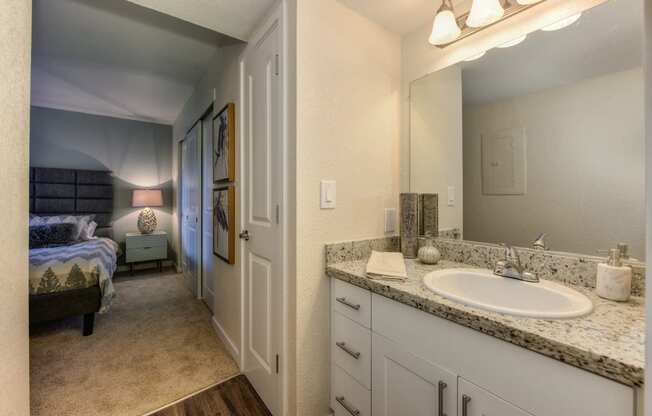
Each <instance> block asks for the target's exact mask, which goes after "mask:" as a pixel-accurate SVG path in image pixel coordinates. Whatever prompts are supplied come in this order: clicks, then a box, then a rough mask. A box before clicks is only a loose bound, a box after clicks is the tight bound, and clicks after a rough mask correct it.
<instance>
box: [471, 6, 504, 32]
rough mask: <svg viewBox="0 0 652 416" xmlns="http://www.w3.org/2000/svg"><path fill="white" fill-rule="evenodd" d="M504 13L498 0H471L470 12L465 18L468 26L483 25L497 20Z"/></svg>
mask: <svg viewBox="0 0 652 416" xmlns="http://www.w3.org/2000/svg"><path fill="white" fill-rule="evenodd" d="M504 15H505V9H504V8H503V6H502V4H500V0H473V4H472V5H471V12H470V13H469V17H468V18H467V19H466V25H467V26H469V27H483V26H487V25H490V24H492V23H494V22H497V21H498V20H500V19H501V18H502V17H503V16H504Z"/></svg>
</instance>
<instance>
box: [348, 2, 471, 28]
mask: <svg viewBox="0 0 652 416" xmlns="http://www.w3.org/2000/svg"><path fill="white" fill-rule="evenodd" d="M338 1H339V2H340V3H342V4H344V5H345V6H347V7H349V8H351V9H353V10H355V11H356V12H357V13H358V14H361V15H362V16H365V17H366V18H368V19H369V20H372V21H374V22H376V23H378V24H380V25H381V26H383V27H385V28H386V29H388V30H389V31H391V32H394V33H397V34H399V35H405V34H408V33H411V32H414V31H415V30H417V29H419V28H421V27H423V26H424V25H426V24H428V23H432V20H433V19H434V18H435V12H436V11H437V9H438V8H439V5H440V4H441V1H440V0H338ZM468 1H469V0H453V5H454V6H457V7H459V9H458V8H457V7H456V10H458V12H459V10H463V9H464V7H463V6H464V4H465V3H468Z"/></svg>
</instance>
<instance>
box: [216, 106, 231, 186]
mask: <svg viewBox="0 0 652 416" xmlns="http://www.w3.org/2000/svg"><path fill="white" fill-rule="evenodd" d="M233 181H235V104H233V103H229V104H227V105H226V106H225V107H224V108H223V109H222V110H221V111H220V112H219V113H217V115H216V116H215V117H214V118H213V183H219V182H233Z"/></svg>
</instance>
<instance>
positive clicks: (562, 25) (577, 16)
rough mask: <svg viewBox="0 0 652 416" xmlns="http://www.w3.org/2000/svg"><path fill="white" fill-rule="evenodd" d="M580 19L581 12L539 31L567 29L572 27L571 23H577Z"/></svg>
mask: <svg viewBox="0 0 652 416" xmlns="http://www.w3.org/2000/svg"><path fill="white" fill-rule="evenodd" d="M580 17H582V12H579V13H577V14H574V15H572V16H570V17H567V18H565V19H562V20H560V21H558V22H556V23H553V24H551V25H548V26H546V27H544V28H543V29H541V30H543V31H545V32H552V31H553V30H559V29H563V28H565V27H568V26H570V25H572V24H573V23H575V22H577V21H578V20H579V19H580Z"/></svg>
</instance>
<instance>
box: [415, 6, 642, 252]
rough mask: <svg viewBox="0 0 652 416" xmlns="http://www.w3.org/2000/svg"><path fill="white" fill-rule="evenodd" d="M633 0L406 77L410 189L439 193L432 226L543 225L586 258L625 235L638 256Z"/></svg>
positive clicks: (526, 238)
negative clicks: (436, 220)
mask: <svg viewBox="0 0 652 416" xmlns="http://www.w3.org/2000/svg"><path fill="white" fill-rule="evenodd" d="M643 2H644V0H610V1H607V2H605V3H603V4H601V5H599V6H596V7H594V8H592V9H590V10H587V11H585V12H584V13H583V14H582V15H581V17H580V18H579V19H578V20H576V21H575V22H574V23H572V24H570V25H569V26H567V27H564V28H562V29H559V30H555V31H538V32H535V33H531V34H530V35H528V37H527V38H526V39H525V40H523V41H522V42H521V43H518V44H517V45H513V46H510V47H505V48H495V49H492V50H490V51H488V52H487V53H486V54H485V55H484V56H482V57H476V58H477V59H475V60H472V61H465V62H462V63H460V64H458V65H455V66H452V67H449V68H447V69H444V70H441V71H438V72H436V73H432V74H429V75H428V76H426V77H424V78H421V79H418V80H416V81H414V82H412V84H411V86H410V175H409V176H410V192H419V193H438V194H439V224H440V230H441V231H444V230H459V235H460V236H461V237H462V238H464V239H465V240H472V241H480V242H489V243H508V244H512V245H516V246H522V247H530V246H532V243H533V241H534V240H536V239H537V237H538V236H539V235H540V234H541V233H545V234H546V239H545V241H546V244H547V246H548V248H549V249H550V250H554V251H566V252H574V253H582V254H589V255H595V254H596V253H598V250H602V249H608V248H610V247H615V246H616V244H617V243H619V242H624V243H627V244H629V246H630V254H631V256H632V257H635V258H638V259H641V260H643V257H644V252H645V142H644V133H645V116H644V74H643V67H642V65H643V56H642V39H643V19H642V16H643ZM517 41H518V39H517V40H515V42H517ZM515 42H513V43H515Z"/></svg>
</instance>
